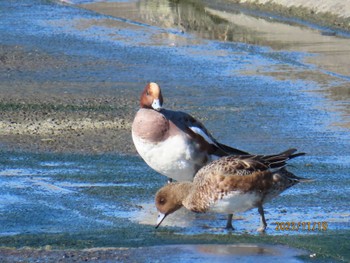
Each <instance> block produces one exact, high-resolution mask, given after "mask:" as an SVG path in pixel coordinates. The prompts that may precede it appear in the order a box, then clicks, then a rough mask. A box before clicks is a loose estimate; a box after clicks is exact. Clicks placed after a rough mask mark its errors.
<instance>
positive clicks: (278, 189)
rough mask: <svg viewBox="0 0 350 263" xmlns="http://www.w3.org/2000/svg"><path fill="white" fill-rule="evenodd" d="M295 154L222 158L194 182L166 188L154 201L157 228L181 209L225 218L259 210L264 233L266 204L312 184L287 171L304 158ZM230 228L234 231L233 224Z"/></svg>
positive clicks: (292, 152) (203, 169) (205, 168)
mask: <svg viewBox="0 0 350 263" xmlns="http://www.w3.org/2000/svg"><path fill="white" fill-rule="evenodd" d="M295 152H296V150H295V149H289V150H287V151H285V152H283V153H280V154H277V155H266V156H264V155H242V156H227V157H222V158H220V159H218V160H215V161H213V162H211V163H210V164H208V165H206V166H204V167H203V168H201V169H200V170H199V171H198V173H197V174H196V176H195V177H194V180H193V182H176V183H171V184H168V185H166V186H164V187H163V188H161V189H160V190H159V191H158V192H157V194H156V197H155V203H156V207H157V210H158V212H159V215H158V220H157V227H158V226H159V225H160V224H161V223H162V221H163V220H164V218H165V217H166V216H167V215H169V214H171V213H173V212H175V211H176V210H178V209H179V208H181V207H182V206H184V207H186V208H187V209H189V210H191V211H193V212H197V213H204V212H208V211H210V212H216V213H225V214H227V213H235V212H244V211H247V210H250V209H252V208H255V207H257V208H258V211H259V214H260V216H261V227H260V228H259V229H258V231H261V232H263V231H265V229H266V226H267V224H266V221H265V216H264V209H263V204H264V203H266V202H268V201H270V200H271V199H272V198H274V197H276V196H278V195H279V194H280V193H282V192H283V191H284V190H286V189H288V188H289V187H291V186H293V185H295V184H297V183H299V182H302V181H311V180H308V179H304V178H301V177H297V176H295V175H294V174H292V173H291V172H288V171H287V170H286V169H285V166H286V161H287V160H289V159H291V158H294V157H297V156H300V155H304V153H295ZM228 223H231V222H228ZM227 227H228V226H227ZM230 227H231V228H232V229H233V227H232V223H231V225H230Z"/></svg>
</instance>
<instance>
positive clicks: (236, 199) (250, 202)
mask: <svg viewBox="0 0 350 263" xmlns="http://www.w3.org/2000/svg"><path fill="white" fill-rule="evenodd" d="M258 200H260V197H259V196H258V195H257V194H254V193H245V194H243V193H242V192H240V191H234V192H231V193H230V194H228V195H227V196H225V197H224V198H223V199H220V200H218V201H217V202H216V203H215V204H213V205H212V206H211V207H210V209H209V211H211V212H215V213H220V214H229V213H236V212H244V211H247V210H249V209H252V208H254V207H255V204H256V202H257V201H258Z"/></svg>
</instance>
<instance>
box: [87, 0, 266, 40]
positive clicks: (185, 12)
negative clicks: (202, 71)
mask: <svg viewBox="0 0 350 263" xmlns="http://www.w3.org/2000/svg"><path fill="white" fill-rule="evenodd" d="M81 6H82V7H84V8H87V9H90V10H94V11H97V12H99V13H103V14H107V15H111V16H114V17H120V18H125V19H128V20H130V21H137V22H139V23H144V24H149V25H153V26H158V27H162V28H166V29H175V30H176V31H173V32H174V33H178V34H181V33H185V32H186V33H193V34H195V35H196V36H198V37H200V38H204V39H216V40H221V41H232V42H246V43H253V44H256V43H259V41H258V39H259V36H258V34H257V32H256V31H255V30H251V29H247V28H246V27H244V26H240V25H235V24H232V23H230V22H229V21H227V20H226V19H224V18H221V17H220V16H217V15H215V14H211V13H210V12H207V11H206V8H205V6H204V5H203V3H202V2H201V1H196V0H193V1H173V0H169V1H168V0H151V1H142V0H141V1H138V2H123V3H108V2H98V3H93V4H84V5H81ZM168 37H171V38H172V37H173V36H171V35H168Z"/></svg>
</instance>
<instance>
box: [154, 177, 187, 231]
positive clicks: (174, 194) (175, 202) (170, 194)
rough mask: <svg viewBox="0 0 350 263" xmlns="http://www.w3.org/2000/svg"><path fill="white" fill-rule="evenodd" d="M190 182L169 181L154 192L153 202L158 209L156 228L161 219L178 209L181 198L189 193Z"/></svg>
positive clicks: (180, 204)
mask: <svg viewBox="0 0 350 263" xmlns="http://www.w3.org/2000/svg"><path fill="white" fill-rule="evenodd" d="M189 189H190V183H185V182H182V183H170V184H167V185H165V186H163V187H162V188H161V189H159V190H158V192H157V193H156V198H155V203H156V207H157V210H158V218H157V226H156V228H158V227H159V226H160V224H161V223H162V222H163V220H164V219H165V218H166V217H167V216H168V215H170V214H171V213H174V212H175V211H176V210H179V209H180V208H181V207H182V206H183V204H182V202H183V200H184V199H185V198H186V196H187V195H188V193H189Z"/></svg>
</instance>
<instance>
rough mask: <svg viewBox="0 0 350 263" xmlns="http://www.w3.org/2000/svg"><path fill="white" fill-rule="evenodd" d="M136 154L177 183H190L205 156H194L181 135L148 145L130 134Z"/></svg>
mask: <svg viewBox="0 0 350 263" xmlns="http://www.w3.org/2000/svg"><path fill="white" fill-rule="evenodd" d="M132 137H133V141H134V144H135V147H136V150H137V152H138V153H139V154H140V156H141V157H142V159H144V161H145V162H146V163H147V164H148V165H149V166H150V167H151V168H153V169H154V170H156V171H157V172H159V173H161V174H163V175H165V176H167V177H169V178H173V179H174V180H177V181H192V180H193V176H194V175H195V173H196V172H197V170H198V169H199V168H200V167H201V166H203V165H204V164H203V160H204V159H205V155H204V154H202V155H198V154H195V149H194V145H191V144H190V143H187V141H186V140H184V138H183V137H182V136H181V135H178V136H173V137H170V138H168V139H167V140H166V141H164V142H159V143H149V142H146V141H145V140H142V139H140V138H138V137H136V136H135V135H134V134H133V133H132Z"/></svg>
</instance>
